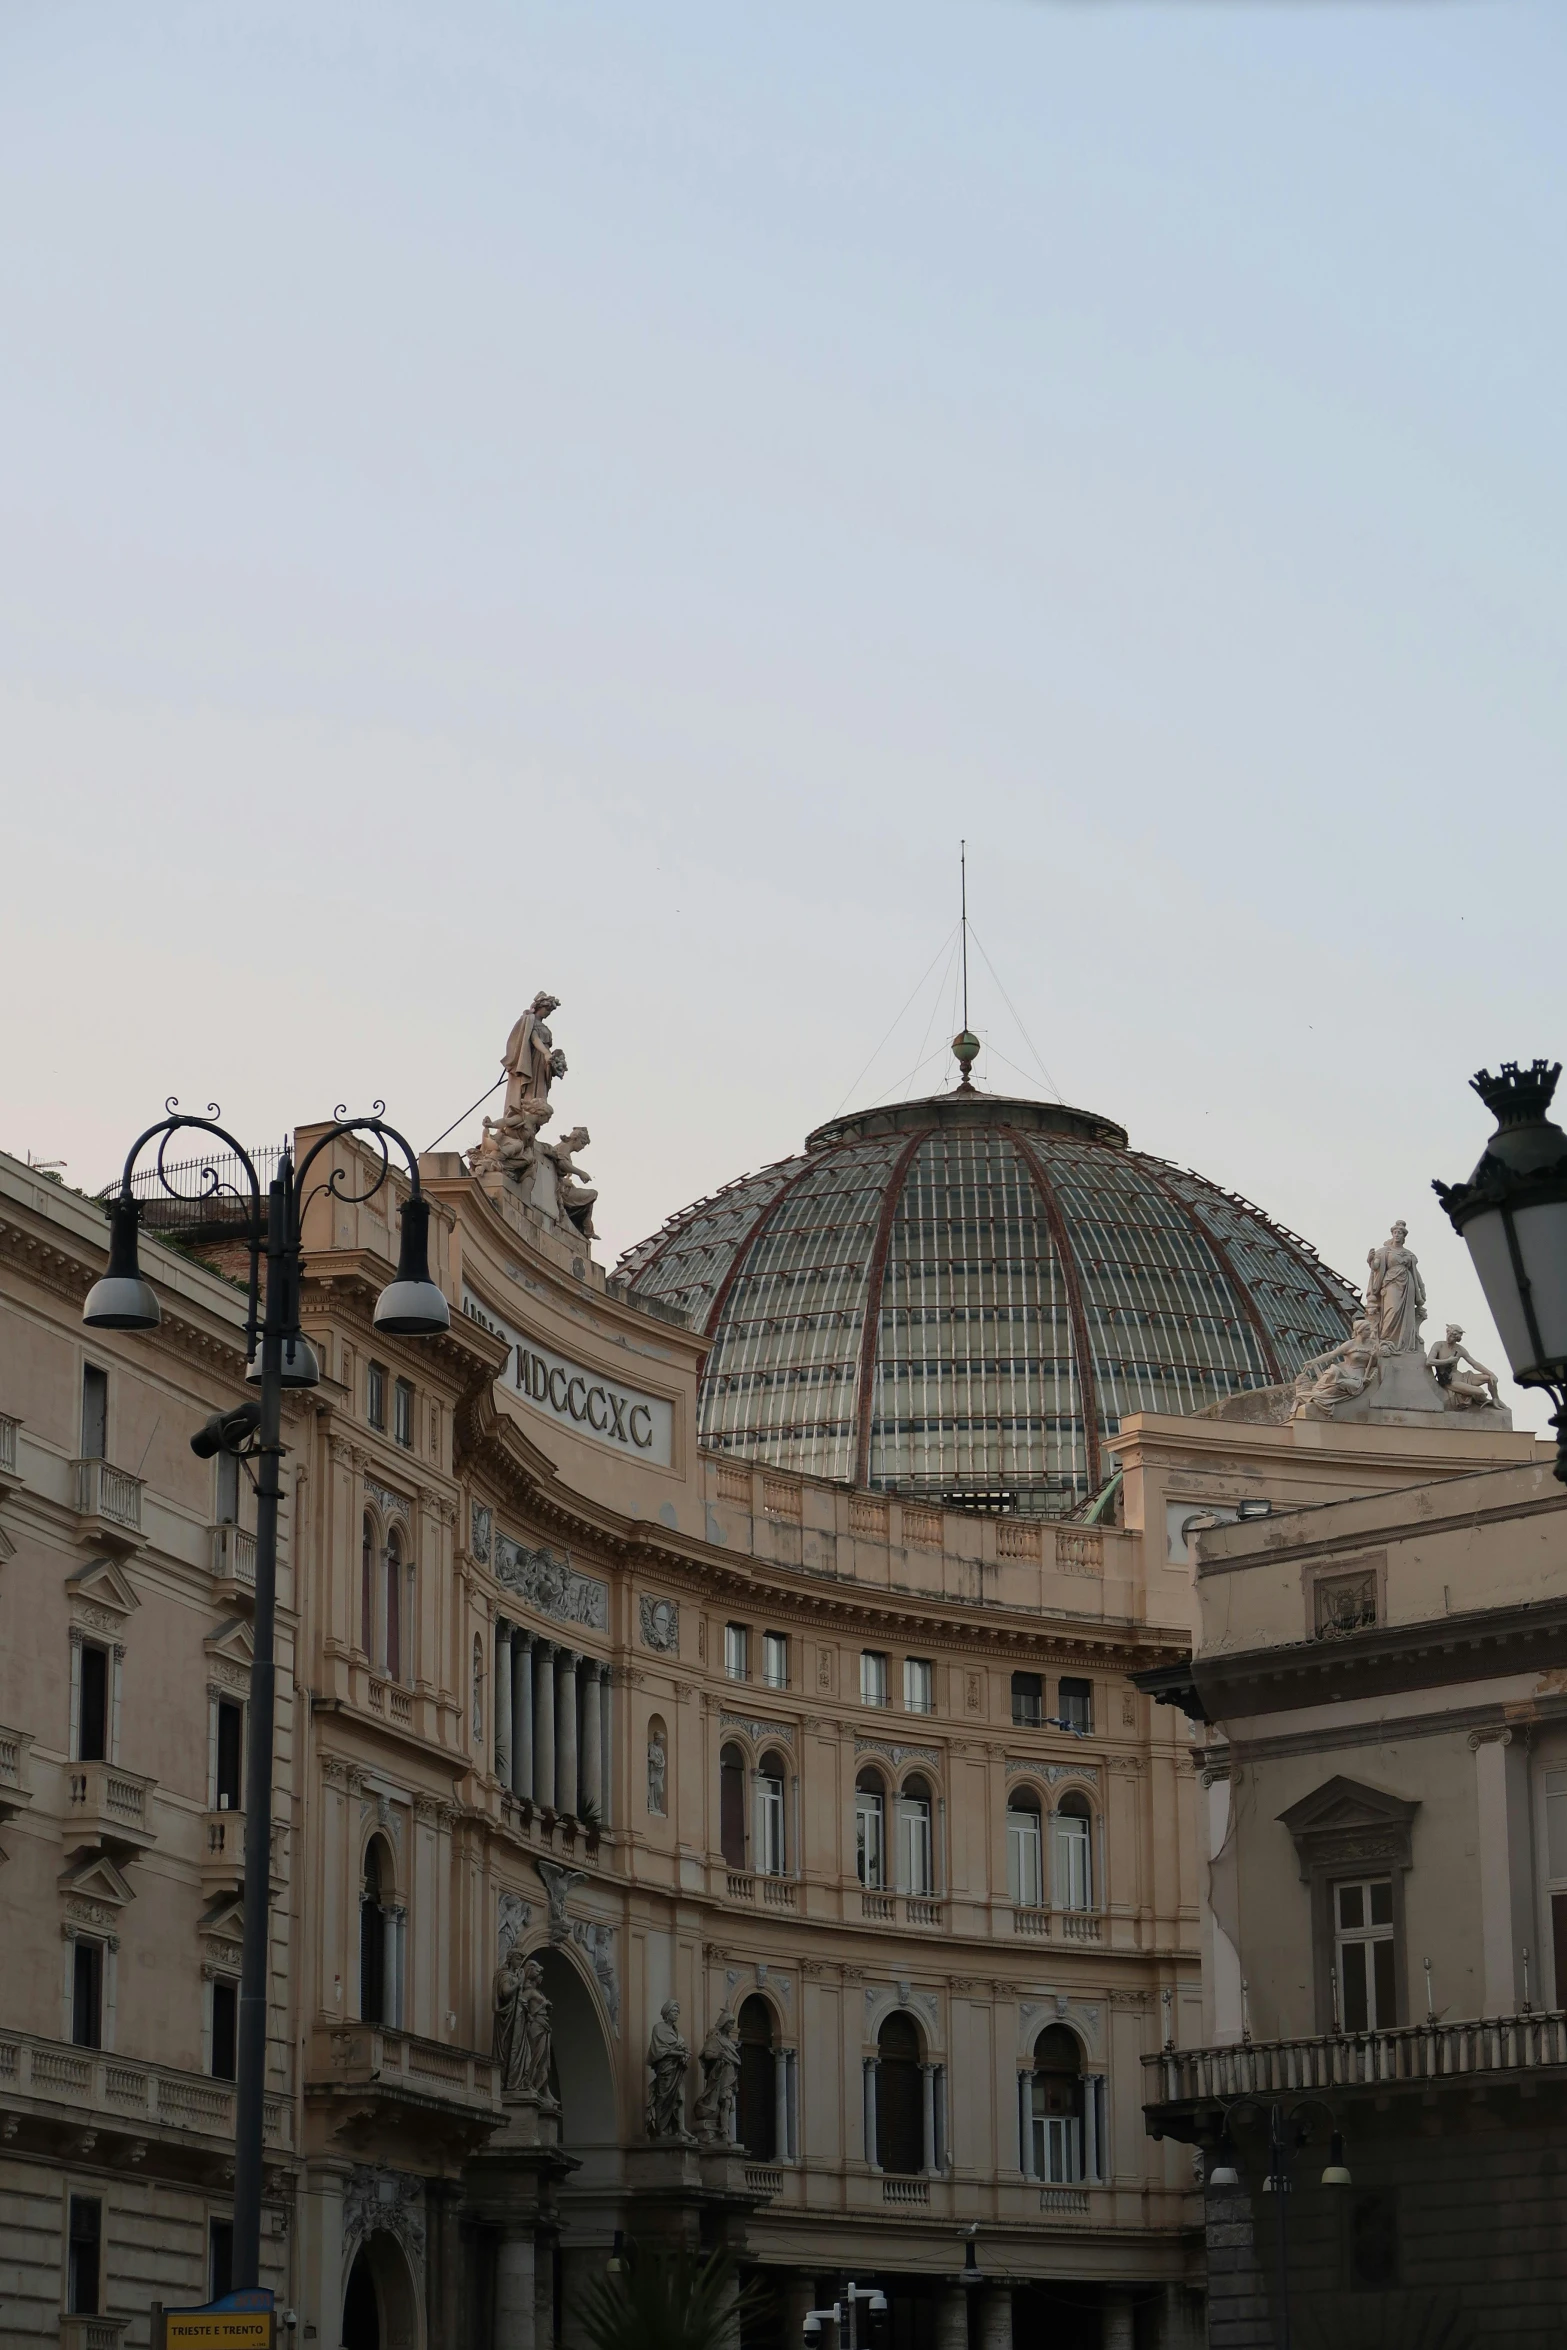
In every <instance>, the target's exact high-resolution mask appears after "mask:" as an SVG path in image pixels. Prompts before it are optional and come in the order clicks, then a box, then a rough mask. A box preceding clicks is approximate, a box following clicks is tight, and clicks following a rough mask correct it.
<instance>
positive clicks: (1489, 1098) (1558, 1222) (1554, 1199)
mask: <svg viewBox="0 0 1567 2350" xmlns="http://www.w3.org/2000/svg"><path fill="white" fill-rule="evenodd" d="M1560 1075H1561V1063H1560V1062H1559V1061H1554V1062H1553V1061H1535V1062H1534V1063H1533V1064H1532V1065H1531V1066H1530V1067H1529V1068H1527V1069H1521V1068H1520V1067H1519V1066H1518V1064H1517V1062H1516V1061H1504V1062H1503V1063H1502V1067H1501V1070H1500V1072H1499V1074H1498V1075H1497V1076H1495V1077H1493V1076H1492V1075H1491V1072H1490V1071H1489V1070H1488V1069H1482V1070H1481V1071H1480V1073H1479V1075H1478V1076H1477V1077H1474V1078H1472V1079H1471V1080H1470V1082H1471V1084H1472V1085H1473V1087H1474V1089H1475V1092H1476V1093H1477V1094H1478V1095H1479V1096H1480V1099H1481V1100H1482V1101H1483V1102H1484V1103H1485V1106H1486V1108H1487V1109H1488V1110H1490V1111H1491V1113H1492V1114H1493V1116H1494V1117H1495V1119H1496V1132H1495V1133H1494V1134H1493V1135H1492V1137H1491V1139H1490V1141H1489V1142H1488V1143H1487V1144H1486V1147H1485V1151H1484V1153H1483V1155H1482V1157H1481V1160H1480V1163H1479V1165H1478V1166H1477V1167H1476V1168H1475V1171H1474V1173H1473V1174H1472V1175H1471V1176H1470V1178H1469V1181H1468V1182H1467V1183H1454V1184H1446V1183H1438V1184H1435V1185H1433V1189H1434V1190H1435V1192H1436V1195H1437V1197H1438V1199H1439V1200H1440V1201H1441V1203H1442V1205H1443V1207H1444V1208H1445V1209H1446V1210H1447V1213H1448V1216H1449V1217H1450V1219H1451V1221H1452V1224H1453V1228H1454V1230H1455V1231H1456V1232H1458V1233H1459V1234H1461V1236H1462V1238H1463V1241H1464V1244H1465V1246H1466V1247H1467V1248H1468V1251H1469V1254H1470V1257H1471V1258H1472V1259H1473V1262H1474V1269H1475V1272H1476V1273H1477V1275H1478V1276H1479V1280H1480V1286H1481V1288H1482V1289H1483V1290H1484V1292H1485V1302H1486V1304H1487V1305H1488V1306H1489V1307H1490V1309H1491V1313H1492V1316H1493V1318H1494V1320H1495V1323H1496V1327H1497V1329H1498V1330H1499V1331H1500V1332H1501V1337H1502V1344H1503V1346H1505V1347H1506V1349H1507V1360H1508V1362H1509V1364H1510V1365H1511V1367H1512V1374H1513V1377H1514V1378H1515V1379H1516V1380H1517V1381H1518V1383H1519V1385H1520V1386H1522V1387H1549V1388H1556V1389H1559V1388H1561V1387H1562V1386H1563V1384H1564V1383H1567V1134H1564V1133H1563V1132H1562V1129H1561V1128H1560V1127H1559V1126H1558V1125H1557V1124H1556V1123H1555V1122H1554V1120H1553V1119H1551V1118H1550V1117H1548V1116H1547V1114H1546V1113H1547V1112H1548V1111H1549V1109H1550V1106H1551V1096H1552V1095H1553V1094H1554V1093H1555V1091H1556V1080H1557V1079H1558V1077H1560Z"/></svg>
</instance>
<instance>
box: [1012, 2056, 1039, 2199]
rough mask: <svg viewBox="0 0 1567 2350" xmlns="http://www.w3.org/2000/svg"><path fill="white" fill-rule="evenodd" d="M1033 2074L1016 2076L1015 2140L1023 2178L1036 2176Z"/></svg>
mask: <svg viewBox="0 0 1567 2350" xmlns="http://www.w3.org/2000/svg"><path fill="white" fill-rule="evenodd" d="M1033 2108H1034V2076H1033V2074H1032V2073H1019V2074H1018V2077H1017V2142H1018V2159H1019V2168H1020V2169H1021V2170H1022V2173H1023V2176H1024V2178H1025V2179H1032V2178H1036V2177H1037V2176H1038V2173H1037V2172H1036V2171H1035V2169H1034V2131H1033V2120H1034V2110H1033Z"/></svg>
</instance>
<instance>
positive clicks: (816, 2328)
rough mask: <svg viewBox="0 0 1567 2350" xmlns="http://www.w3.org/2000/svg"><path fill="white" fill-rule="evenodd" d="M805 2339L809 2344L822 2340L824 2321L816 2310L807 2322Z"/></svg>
mask: <svg viewBox="0 0 1567 2350" xmlns="http://www.w3.org/2000/svg"><path fill="white" fill-rule="evenodd" d="M805 2338H806V2340H807V2341H808V2342H819V2341H820V2340H821V2338H822V2321H821V2319H820V2318H819V2317H818V2316H817V2314H816V2312H815V2310H814V2309H813V2310H812V2311H811V2314H810V2316H809V2317H808V2318H807V2319H806V2321H805Z"/></svg>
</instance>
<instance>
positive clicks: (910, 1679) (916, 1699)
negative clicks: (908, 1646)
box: [903, 1656, 936, 1714]
mask: <svg viewBox="0 0 1567 2350" xmlns="http://www.w3.org/2000/svg"><path fill="white" fill-rule="evenodd" d="M903 1705H904V1711H905V1712H906V1713H911V1714H933V1713H934V1712H935V1710H936V1668H935V1666H934V1665H933V1664H932V1663H931V1661H930V1659H929V1658H928V1657H923V1656H906V1657H905V1658H904V1660H903Z"/></svg>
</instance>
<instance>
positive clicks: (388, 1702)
mask: <svg viewBox="0 0 1567 2350" xmlns="http://www.w3.org/2000/svg"><path fill="white" fill-rule="evenodd" d="M368 1696H369V1699H370V1711H371V1712H372V1713H373V1714H379V1715H380V1716H381V1717H382V1719H383V1720H384V1721H393V1722H400V1723H401V1724H402V1726H403V1728H404V1729H412V1727H413V1718H414V1701H413V1692H412V1691H411V1690H409V1689H400V1688H399V1687H398V1685H397V1683H396V1682H395V1681H378V1680H372V1681H371V1682H370V1685H369V1690H368Z"/></svg>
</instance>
